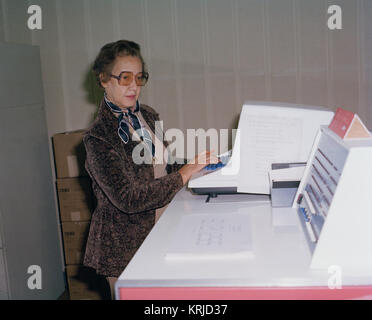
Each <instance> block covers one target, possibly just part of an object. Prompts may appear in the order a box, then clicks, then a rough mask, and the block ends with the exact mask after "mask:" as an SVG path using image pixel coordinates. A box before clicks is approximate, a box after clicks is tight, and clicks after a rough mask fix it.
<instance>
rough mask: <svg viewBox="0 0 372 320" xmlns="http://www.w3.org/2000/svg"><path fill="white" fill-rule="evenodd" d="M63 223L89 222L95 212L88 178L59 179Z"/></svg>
mask: <svg viewBox="0 0 372 320" xmlns="http://www.w3.org/2000/svg"><path fill="white" fill-rule="evenodd" d="M57 194H58V202H59V213H60V216H61V221H62V222H65V221H89V220H90V219H91V216H92V212H93V199H94V196H93V191H92V186H91V182H90V178H88V177H80V178H64V179H57Z"/></svg>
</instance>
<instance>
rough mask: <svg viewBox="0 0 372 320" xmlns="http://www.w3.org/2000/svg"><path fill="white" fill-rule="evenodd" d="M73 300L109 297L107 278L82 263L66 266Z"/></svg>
mask: <svg viewBox="0 0 372 320" xmlns="http://www.w3.org/2000/svg"><path fill="white" fill-rule="evenodd" d="M66 275H67V283H68V289H69V294H70V299H71V300H102V299H106V298H107V288H106V287H105V282H104V281H105V279H104V278H103V277H101V276H98V275H97V274H96V272H95V271H94V270H93V269H91V268H87V267H84V266H82V265H68V266H66Z"/></svg>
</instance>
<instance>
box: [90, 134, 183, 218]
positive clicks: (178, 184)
mask: <svg viewBox="0 0 372 320" xmlns="http://www.w3.org/2000/svg"><path fill="white" fill-rule="evenodd" d="M84 144H85V149H86V152H87V158H86V163H85V166H86V169H87V171H88V173H89V174H90V176H91V178H92V179H94V180H95V181H96V183H97V184H98V186H99V187H100V188H101V189H102V190H103V192H104V193H105V195H106V196H107V198H108V199H109V200H110V202H111V203H112V204H113V205H114V206H115V207H117V208H118V209H119V210H121V211H123V212H125V213H129V214H134V213H139V212H143V211H148V210H152V209H156V208H160V207H163V206H165V205H166V204H168V203H169V202H170V201H171V200H172V198H173V197H174V196H175V195H176V193H177V192H178V191H179V190H180V189H182V187H183V181H182V177H181V175H180V174H179V173H178V172H177V171H175V172H172V173H170V174H168V175H165V176H163V177H161V178H158V179H153V180H149V181H143V179H141V177H139V176H138V173H136V172H135V171H134V170H132V169H131V168H129V169H128V167H130V166H128V165H127V166H125V162H126V161H125V160H124V159H123V158H122V157H121V156H120V155H119V154H118V153H117V152H116V151H115V150H114V149H113V148H112V146H111V145H110V144H109V143H107V142H105V141H103V140H101V139H98V138H95V137H93V136H89V135H87V136H85V137H84ZM140 171H141V168H140V169H139V172H140Z"/></svg>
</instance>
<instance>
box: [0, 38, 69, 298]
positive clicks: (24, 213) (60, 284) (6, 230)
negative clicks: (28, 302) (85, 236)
mask: <svg viewBox="0 0 372 320" xmlns="http://www.w3.org/2000/svg"><path fill="white" fill-rule="evenodd" d="M19 50H20V51H21V53H19ZM12 56H13V58H12ZM4 72H5V73H9V77H7V75H6V74H5V75H4ZM0 74H1V77H0V80H1V82H10V84H9V83H7V85H4V86H3V87H2V86H1V85H0V91H2V90H4V88H5V89H9V88H12V89H11V92H12V95H13V96H12V97H7V94H4V92H3V93H2V94H0V97H7V98H4V100H1V99H0V150H1V156H0V212H1V214H2V228H1V229H2V238H3V239H2V240H3V247H4V253H5V255H6V256H5V262H6V269H7V274H8V279H7V280H8V287H9V298H10V299H56V298H58V296H59V295H61V294H62V292H63V291H64V289H65V281H64V277H63V263H62V256H61V244H60V241H59V237H58V232H59V226H58V222H57V213H56V206H55V202H54V184H53V179H52V171H51V164H50V156H49V147H48V144H49V140H48V134H47V129H46V121H45V110H44V107H43V104H44V102H43V98H42V95H40V92H42V83H41V76H40V61H39V50H38V47H35V46H25V45H21V46H20V45H3V44H0ZM13 74H17V77H14V75H13ZM27 86H30V87H31V88H32V90H30V89H29V88H26V87H27ZM8 94H9V92H8ZM12 98H14V99H12ZM35 265H36V266H38V267H40V271H41V274H40V275H41V277H40V279H41V288H40V289H39V288H32V286H31V288H30V287H29V285H28V284H29V283H28V280H29V279H30V277H32V276H34V275H35V273H28V270H29V267H30V266H35Z"/></svg>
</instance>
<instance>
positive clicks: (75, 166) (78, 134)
mask: <svg viewBox="0 0 372 320" xmlns="http://www.w3.org/2000/svg"><path fill="white" fill-rule="evenodd" d="M84 132H85V130H76V131H71V132H64V133H57V134H55V135H54V136H53V148H54V160H55V165H56V175H57V178H75V177H81V176H87V172H86V170H85V168H84V164H85V158H86V152H85V147H84V143H83V133H84Z"/></svg>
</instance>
